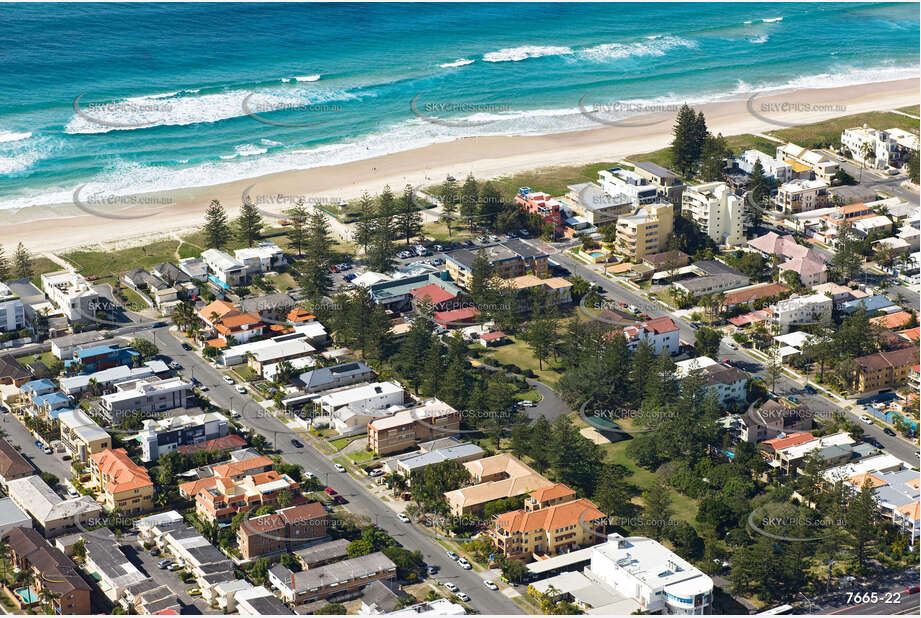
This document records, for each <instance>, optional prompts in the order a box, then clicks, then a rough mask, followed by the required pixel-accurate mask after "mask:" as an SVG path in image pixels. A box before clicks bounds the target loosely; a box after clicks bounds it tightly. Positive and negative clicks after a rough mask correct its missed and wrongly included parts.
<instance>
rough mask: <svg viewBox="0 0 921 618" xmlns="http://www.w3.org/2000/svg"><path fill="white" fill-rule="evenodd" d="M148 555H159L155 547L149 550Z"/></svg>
mask: <svg viewBox="0 0 921 618" xmlns="http://www.w3.org/2000/svg"><path fill="white" fill-rule="evenodd" d="M150 555H151V556H159V555H160V550H159V549H157V548H156V547H154V548H153V549H151V550H150Z"/></svg>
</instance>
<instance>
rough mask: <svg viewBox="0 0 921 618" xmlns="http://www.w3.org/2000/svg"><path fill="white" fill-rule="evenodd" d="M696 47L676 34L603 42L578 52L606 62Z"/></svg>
mask: <svg viewBox="0 0 921 618" xmlns="http://www.w3.org/2000/svg"><path fill="white" fill-rule="evenodd" d="M682 47H683V48H694V47H697V43H696V42H695V41H690V40H688V39H684V38H681V37H676V36H666V37H659V36H657V38H648V37H647V41H646V42H641V41H637V42H634V43H605V44H603V45H597V46H595V47H589V48H587V49H583V50H581V51H579V52H578V55H579V56H580V57H582V58H587V59H588V60H591V61H593V62H607V61H610V60H622V59H624V58H633V57H641V56H664V55H665V54H666V53H668V51H670V50H672V49H676V48H682Z"/></svg>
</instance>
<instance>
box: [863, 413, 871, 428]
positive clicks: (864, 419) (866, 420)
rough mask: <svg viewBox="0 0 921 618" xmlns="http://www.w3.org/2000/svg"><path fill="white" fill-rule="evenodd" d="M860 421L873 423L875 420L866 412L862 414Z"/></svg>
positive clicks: (868, 423)
mask: <svg viewBox="0 0 921 618" xmlns="http://www.w3.org/2000/svg"><path fill="white" fill-rule="evenodd" d="M860 422H861V423H866V424H867V425H872V424H873V420H872V419H870V417H869V416H867V415H866V414H863V415H861V417H860Z"/></svg>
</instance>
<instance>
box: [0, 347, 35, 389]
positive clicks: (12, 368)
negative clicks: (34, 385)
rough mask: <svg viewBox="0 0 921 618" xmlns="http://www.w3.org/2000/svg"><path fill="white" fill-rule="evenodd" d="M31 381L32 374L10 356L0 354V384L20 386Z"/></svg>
mask: <svg viewBox="0 0 921 618" xmlns="http://www.w3.org/2000/svg"><path fill="white" fill-rule="evenodd" d="M31 379H32V374H30V373H29V371H28V370H27V369H26V368H25V367H24V366H23V365H22V364H21V363H19V362H18V361H17V360H16V357H15V356H13V355H12V354H0V384H12V385H13V386H20V385H22V384H25V383H26V382H28V381H29V380H31Z"/></svg>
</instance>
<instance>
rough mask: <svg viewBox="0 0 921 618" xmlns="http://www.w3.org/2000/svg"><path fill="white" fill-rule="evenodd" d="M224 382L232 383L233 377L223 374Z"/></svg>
mask: <svg viewBox="0 0 921 618" xmlns="http://www.w3.org/2000/svg"><path fill="white" fill-rule="evenodd" d="M224 382H227V384H233V378H231V377H230V376H224Z"/></svg>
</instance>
